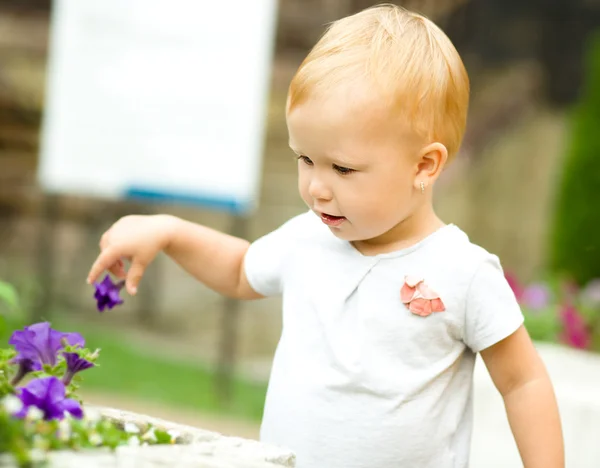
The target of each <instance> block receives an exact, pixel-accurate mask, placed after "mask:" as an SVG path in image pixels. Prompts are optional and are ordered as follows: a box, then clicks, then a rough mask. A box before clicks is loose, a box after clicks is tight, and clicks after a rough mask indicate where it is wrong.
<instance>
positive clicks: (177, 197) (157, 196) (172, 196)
mask: <svg viewBox="0 0 600 468" xmlns="http://www.w3.org/2000/svg"><path fill="white" fill-rule="evenodd" d="M125 197H126V198H129V199H134V200H140V201H146V202H151V203H176V204H182V205H188V206H200V207H204V208H208V209H211V210H217V211H225V212H228V213H233V214H244V213H247V212H248V211H250V209H251V204H250V203H249V202H240V201H239V200H235V199H233V198H226V197H214V196H210V195H200V194H190V193H182V192H181V193H177V192H161V191H157V190H150V189H145V188H142V187H129V188H127V189H126V190H125Z"/></svg>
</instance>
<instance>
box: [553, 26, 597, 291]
mask: <svg viewBox="0 0 600 468" xmlns="http://www.w3.org/2000/svg"><path fill="white" fill-rule="evenodd" d="M585 81H586V83H585V85H584V86H585V89H584V91H583V94H582V98H581V102H580V103H579V105H578V106H577V107H576V108H575V109H574V112H573V115H572V122H571V125H572V128H571V136H570V145H569V148H568V153H567V155H566V159H565V163H564V167H563V174H562V180H561V182H560V185H559V188H558V193H557V205H556V212H555V219H554V226H553V232H552V240H551V252H550V254H551V255H550V256H551V263H552V268H553V270H554V271H556V272H557V273H559V274H561V275H564V276H567V277H569V278H571V279H573V280H574V281H576V282H577V283H578V284H580V285H582V284H584V283H586V282H587V281H589V280H591V279H592V278H598V277H600V238H599V237H598V232H600V34H598V35H596V37H595V38H594V40H593V41H592V42H591V48H590V53H589V56H588V60H587V72H586V80H585Z"/></svg>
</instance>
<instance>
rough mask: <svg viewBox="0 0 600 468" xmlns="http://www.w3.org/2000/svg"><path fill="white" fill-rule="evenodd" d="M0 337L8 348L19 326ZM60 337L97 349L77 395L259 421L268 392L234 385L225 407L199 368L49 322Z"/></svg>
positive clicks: (208, 373)
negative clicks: (78, 337) (111, 396)
mask: <svg viewBox="0 0 600 468" xmlns="http://www.w3.org/2000/svg"><path fill="white" fill-rule="evenodd" d="M7 325H8V327H7V329H8V330H7V331H6V332H5V333H3V334H2V335H1V336H0V340H1V341H0V347H6V346H8V345H7V342H8V337H9V336H10V333H12V330H15V329H17V328H22V326H23V323H21V322H19V321H14V320H11V322H10V323H9V324H7ZM52 327H53V328H55V329H57V330H60V331H65V332H66V331H77V332H79V333H81V334H82V335H83V336H84V338H85V339H86V346H87V347H88V348H89V349H95V348H101V350H102V351H101V353H100V358H99V359H98V364H99V365H98V367H96V368H94V369H90V370H87V371H85V372H83V373H82V374H81V376H82V377H83V382H82V384H81V390H82V391H83V392H84V393H85V391H86V390H87V391H90V392H107V393H108V392H110V393H115V394H120V395H123V396H128V397H135V398H137V399H140V400H145V401H151V402H156V403H160V404H164V405H168V406H171V407H174V408H182V409H194V410H198V411H205V412H211V413H215V414H226V415H228V416H233V417H239V418H244V419H249V420H255V421H258V420H260V418H261V417H262V411H263V404H264V399H265V393H266V386H265V385H259V384H254V383H250V382H247V381H244V380H242V379H239V378H238V379H235V381H234V383H233V389H232V397H231V401H230V402H229V404H227V405H226V406H224V405H223V404H222V403H220V399H219V398H217V394H216V390H215V373H214V372H213V371H212V370H210V369H206V368H203V367H201V366H199V365H197V364H194V363H191V362H188V361H185V360H176V359H174V358H173V357H162V356H160V355H159V354H158V353H157V351H155V350H153V351H151V350H149V349H143V348H141V347H140V346H139V345H137V346H136V345H133V344H130V343H129V342H128V340H127V337H126V335H125V334H124V333H119V332H118V331H103V330H98V329H94V327H92V326H90V325H81V324H77V325H73V324H70V323H69V322H67V321H65V320H60V319H55V320H52Z"/></svg>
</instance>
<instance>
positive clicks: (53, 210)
mask: <svg viewBox="0 0 600 468" xmlns="http://www.w3.org/2000/svg"><path fill="white" fill-rule="evenodd" d="M58 213H59V202H58V197H57V196H56V195H53V194H46V195H43V200H42V212H41V214H40V216H39V229H38V242H37V245H38V255H37V270H38V275H37V276H38V283H39V288H40V289H39V293H38V294H37V295H36V301H35V304H34V305H33V307H32V308H31V313H30V317H29V320H30V323H36V322H40V321H43V320H49V319H50V314H51V309H52V306H53V304H54V294H53V292H54V291H53V289H54V273H55V268H54V264H55V262H56V255H55V252H56V224H57V221H58Z"/></svg>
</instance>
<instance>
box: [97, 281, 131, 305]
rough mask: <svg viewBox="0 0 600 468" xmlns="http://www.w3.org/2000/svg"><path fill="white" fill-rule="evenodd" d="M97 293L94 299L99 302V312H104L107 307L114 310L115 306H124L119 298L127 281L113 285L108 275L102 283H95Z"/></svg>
mask: <svg viewBox="0 0 600 468" xmlns="http://www.w3.org/2000/svg"><path fill="white" fill-rule="evenodd" d="M94 286H95V287H96V292H95V294H94V298H95V299H96V302H97V307H98V311H100V312H102V311H103V310H104V309H106V308H107V307H108V308H109V309H112V308H113V307H114V306H117V305H120V304H123V299H121V297H120V296H119V293H120V292H121V289H123V286H125V281H119V282H118V283H113V282H112V280H111V279H110V276H109V275H106V276H105V277H104V279H103V280H102V282H101V283H94Z"/></svg>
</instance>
